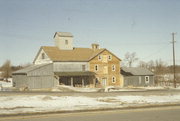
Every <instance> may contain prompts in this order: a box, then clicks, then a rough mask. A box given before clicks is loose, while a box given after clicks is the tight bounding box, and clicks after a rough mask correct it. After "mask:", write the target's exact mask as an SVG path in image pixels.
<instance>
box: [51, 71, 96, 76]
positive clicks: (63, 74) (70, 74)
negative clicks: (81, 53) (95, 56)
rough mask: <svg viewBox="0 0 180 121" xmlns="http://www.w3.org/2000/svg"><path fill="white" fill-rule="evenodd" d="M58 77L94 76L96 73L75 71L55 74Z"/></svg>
mask: <svg viewBox="0 0 180 121" xmlns="http://www.w3.org/2000/svg"><path fill="white" fill-rule="evenodd" d="M54 74H55V75H57V76H94V75H95V73H94V72H91V71H74V72H54Z"/></svg>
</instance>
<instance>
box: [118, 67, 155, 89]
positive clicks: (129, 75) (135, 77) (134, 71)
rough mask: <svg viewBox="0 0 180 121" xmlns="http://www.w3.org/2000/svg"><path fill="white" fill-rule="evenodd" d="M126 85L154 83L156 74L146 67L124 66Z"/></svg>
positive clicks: (123, 72) (148, 84) (122, 71)
mask: <svg viewBox="0 0 180 121" xmlns="http://www.w3.org/2000/svg"><path fill="white" fill-rule="evenodd" d="M121 74H122V75H123V78H124V87H127V86H133V87H145V86H153V85H154V74H153V73H152V72H151V71H149V70H148V69H146V68H140V67H122V68H121Z"/></svg>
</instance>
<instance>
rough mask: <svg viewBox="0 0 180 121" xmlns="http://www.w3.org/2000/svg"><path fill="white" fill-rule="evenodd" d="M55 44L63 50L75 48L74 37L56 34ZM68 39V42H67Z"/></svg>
mask: <svg viewBox="0 0 180 121" xmlns="http://www.w3.org/2000/svg"><path fill="white" fill-rule="evenodd" d="M54 39H55V45H56V46H57V47H58V48H59V49H62V50H72V49H73V37H59V36H58V35H56V36H55V38H54ZM66 40H67V41H68V44H66Z"/></svg>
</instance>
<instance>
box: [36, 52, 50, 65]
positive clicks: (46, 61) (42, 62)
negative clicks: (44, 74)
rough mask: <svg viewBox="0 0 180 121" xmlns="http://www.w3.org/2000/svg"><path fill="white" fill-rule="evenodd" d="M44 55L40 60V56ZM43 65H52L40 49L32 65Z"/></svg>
mask: <svg viewBox="0 0 180 121" xmlns="http://www.w3.org/2000/svg"><path fill="white" fill-rule="evenodd" d="M43 53H44V57H45V58H44V59H42V54H43ZM45 63H52V61H51V59H50V58H49V57H48V56H47V54H46V53H45V52H44V50H43V49H42V50H41V51H40V53H39V55H38V56H37V58H36V60H35V61H34V64H35V65H37V64H45Z"/></svg>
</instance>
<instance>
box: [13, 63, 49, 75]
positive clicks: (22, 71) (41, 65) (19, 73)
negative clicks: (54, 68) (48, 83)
mask: <svg viewBox="0 0 180 121" xmlns="http://www.w3.org/2000/svg"><path fill="white" fill-rule="evenodd" d="M45 65H49V64H40V65H31V66H28V67H26V68H24V69H21V70H18V71H15V72H13V73H12V74H13V75H26V74H27V73H28V72H30V71H33V70H36V69H38V68H40V67H43V66H45Z"/></svg>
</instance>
